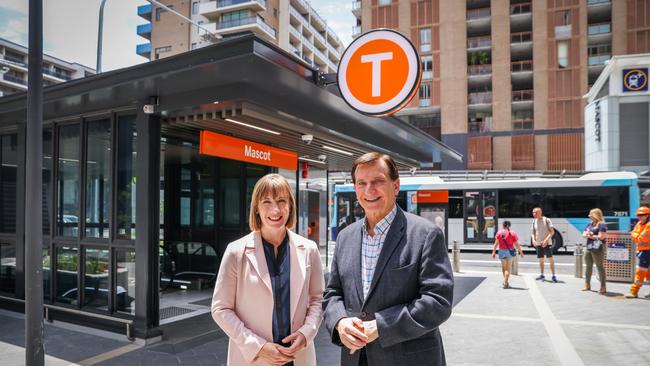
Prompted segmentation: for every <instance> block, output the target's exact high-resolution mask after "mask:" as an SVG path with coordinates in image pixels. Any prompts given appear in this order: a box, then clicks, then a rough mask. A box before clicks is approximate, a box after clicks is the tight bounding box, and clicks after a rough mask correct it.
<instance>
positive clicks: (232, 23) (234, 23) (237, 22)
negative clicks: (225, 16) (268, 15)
mask: <svg viewBox="0 0 650 366" xmlns="http://www.w3.org/2000/svg"><path fill="white" fill-rule="evenodd" d="M249 24H257V25H259V26H260V27H262V29H264V30H265V31H267V32H268V33H269V34H271V35H272V36H273V37H275V29H273V28H271V26H270V25H268V24H266V22H265V21H264V20H263V19H262V17H260V16H259V15H257V16H254V17H248V18H241V19H234V20H227V21H221V22H218V23H216V28H217V29H227V28H234V27H240V26H242V25H249Z"/></svg>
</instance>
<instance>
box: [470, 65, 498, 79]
mask: <svg viewBox="0 0 650 366" xmlns="http://www.w3.org/2000/svg"><path fill="white" fill-rule="evenodd" d="M491 74H492V65H491V64H488V65H469V66H467V75H469V76H470V77H472V76H482V75H491Z"/></svg>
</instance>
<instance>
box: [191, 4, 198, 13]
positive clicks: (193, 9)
mask: <svg viewBox="0 0 650 366" xmlns="http://www.w3.org/2000/svg"><path fill="white" fill-rule="evenodd" d="M198 13H199V2H198V1H195V2H193V3H192V14H193V15H195V14H198Z"/></svg>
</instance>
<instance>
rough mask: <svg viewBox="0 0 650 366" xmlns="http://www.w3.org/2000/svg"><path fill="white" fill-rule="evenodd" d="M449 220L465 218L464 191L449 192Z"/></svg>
mask: <svg viewBox="0 0 650 366" xmlns="http://www.w3.org/2000/svg"><path fill="white" fill-rule="evenodd" d="M449 218H450V219H462V218H463V191H449Z"/></svg>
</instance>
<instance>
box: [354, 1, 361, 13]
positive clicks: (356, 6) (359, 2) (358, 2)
mask: <svg viewBox="0 0 650 366" xmlns="http://www.w3.org/2000/svg"><path fill="white" fill-rule="evenodd" d="M357 10H361V1H353V2H352V11H357Z"/></svg>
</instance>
